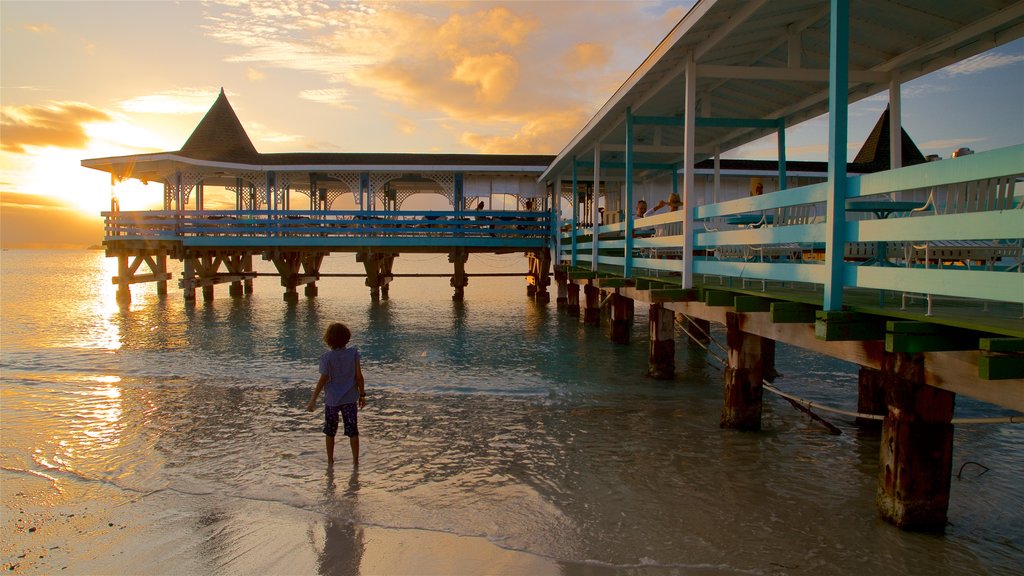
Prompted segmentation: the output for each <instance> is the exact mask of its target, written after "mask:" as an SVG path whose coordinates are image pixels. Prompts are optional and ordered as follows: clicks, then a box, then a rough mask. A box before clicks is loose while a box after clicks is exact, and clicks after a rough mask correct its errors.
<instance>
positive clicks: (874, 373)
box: [856, 366, 888, 428]
mask: <svg viewBox="0 0 1024 576" xmlns="http://www.w3.org/2000/svg"><path fill="white" fill-rule="evenodd" d="M857 412H858V413H859V414H877V415H883V416H884V415H885V414H886V413H887V412H888V407H887V406H886V400H885V385H884V374H883V373H882V371H881V370H875V369H874V368H868V367H866V366H862V367H861V368H860V370H859V371H858V372H857ZM856 423H857V425H858V426H864V427H868V428H880V427H881V426H882V421H881V420H871V419H869V418H857V419H856Z"/></svg>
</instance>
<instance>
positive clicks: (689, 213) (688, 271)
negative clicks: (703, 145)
mask: <svg viewBox="0 0 1024 576" xmlns="http://www.w3.org/2000/svg"><path fill="white" fill-rule="evenodd" d="M685 106H686V112H685V115H686V116H685V123H686V124H685V126H684V128H683V198H682V200H683V278H682V281H683V288H692V287H693V237H694V235H693V209H694V205H693V201H694V193H693V164H694V162H693V156H694V154H695V153H696V150H694V142H695V136H696V128H697V60H696V58H695V57H694V54H693V52H690V54H689V55H688V56H687V60H686V102H685ZM675 177H676V176H675V174H673V178H675Z"/></svg>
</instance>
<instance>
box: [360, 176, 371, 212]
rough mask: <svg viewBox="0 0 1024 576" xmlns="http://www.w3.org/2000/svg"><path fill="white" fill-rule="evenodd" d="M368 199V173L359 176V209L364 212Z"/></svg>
mask: <svg viewBox="0 0 1024 576" xmlns="http://www.w3.org/2000/svg"><path fill="white" fill-rule="evenodd" d="M369 197H370V173H369V172H363V173H361V174H359V209H360V210H366V203H367V198H369Z"/></svg>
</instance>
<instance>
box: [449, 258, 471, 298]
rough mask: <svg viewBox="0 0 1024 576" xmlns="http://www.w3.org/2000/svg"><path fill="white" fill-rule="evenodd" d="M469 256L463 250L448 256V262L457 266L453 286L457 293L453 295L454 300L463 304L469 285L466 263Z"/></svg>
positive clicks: (452, 280) (452, 281)
mask: <svg viewBox="0 0 1024 576" xmlns="http://www.w3.org/2000/svg"><path fill="white" fill-rule="evenodd" d="M467 260H469V254H468V253H467V252H466V251H465V250H462V249H456V250H455V251H453V252H450V253H449V254H448V261H449V262H451V263H452V264H454V265H455V270H454V273H453V274H452V279H451V285H452V288H454V289H455V291H454V292H453V293H452V300H453V301H455V302H462V301H463V300H465V298H466V286H468V285H469V277H468V276H466V261H467Z"/></svg>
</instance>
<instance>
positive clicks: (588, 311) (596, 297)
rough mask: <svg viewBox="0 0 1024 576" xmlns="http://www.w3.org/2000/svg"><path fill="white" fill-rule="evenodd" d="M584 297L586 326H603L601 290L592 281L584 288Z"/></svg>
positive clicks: (584, 320)
mask: <svg viewBox="0 0 1024 576" xmlns="http://www.w3.org/2000/svg"><path fill="white" fill-rule="evenodd" d="M583 297H584V302H585V306H584V308H583V323H584V324H594V325H600V324H601V309H600V308H599V306H600V305H601V301H600V299H601V289H600V288H598V287H597V286H595V285H594V282H593V281H592V280H588V281H587V284H586V285H585V286H583Z"/></svg>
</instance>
